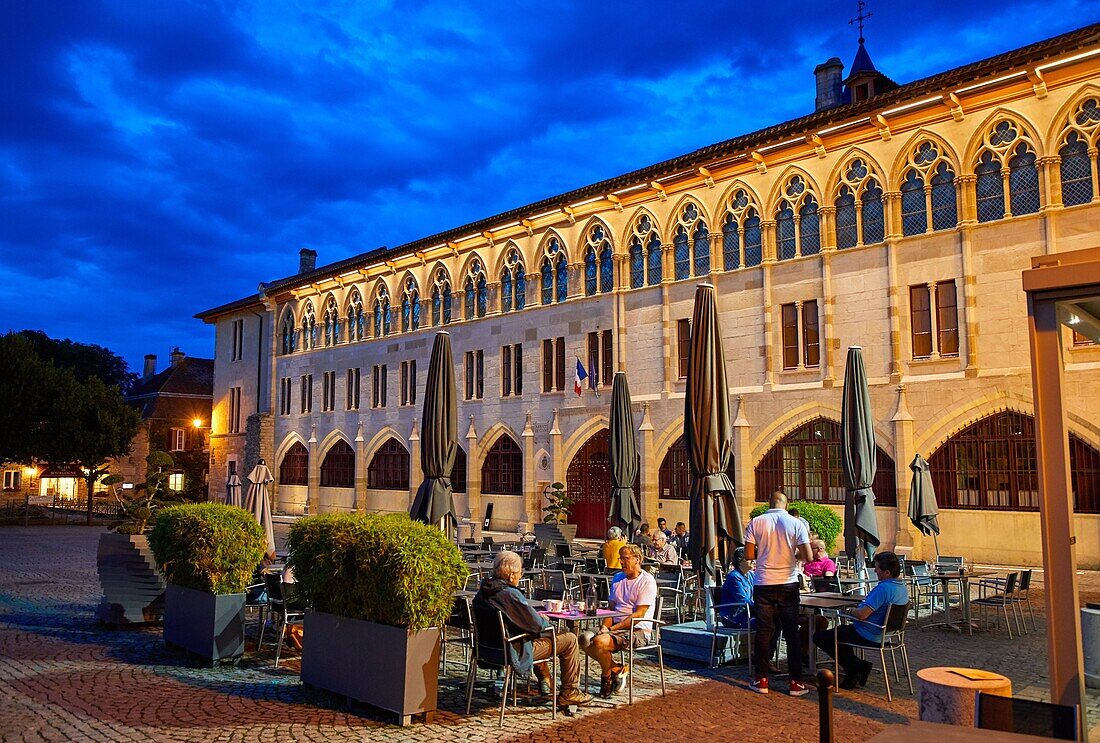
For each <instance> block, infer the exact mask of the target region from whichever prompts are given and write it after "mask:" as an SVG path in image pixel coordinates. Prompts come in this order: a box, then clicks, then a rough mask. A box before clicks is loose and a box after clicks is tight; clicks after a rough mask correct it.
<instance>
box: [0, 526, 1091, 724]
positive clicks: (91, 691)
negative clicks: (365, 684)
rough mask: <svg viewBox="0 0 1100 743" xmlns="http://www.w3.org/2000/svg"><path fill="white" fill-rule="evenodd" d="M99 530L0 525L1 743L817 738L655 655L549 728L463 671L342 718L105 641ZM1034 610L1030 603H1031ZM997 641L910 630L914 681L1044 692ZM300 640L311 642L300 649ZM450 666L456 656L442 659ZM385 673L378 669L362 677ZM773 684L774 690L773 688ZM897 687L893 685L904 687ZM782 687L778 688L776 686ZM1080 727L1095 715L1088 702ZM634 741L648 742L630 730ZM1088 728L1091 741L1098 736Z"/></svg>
mask: <svg viewBox="0 0 1100 743" xmlns="http://www.w3.org/2000/svg"><path fill="white" fill-rule="evenodd" d="M99 534H100V530H99V529H90V528H85V527H33V526H32V527H29V528H24V527H5V528H2V529H0V737H2V738H3V740H5V741H8V740H11V741H23V740H26V741H40V740H80V741H83V740H89V741H100V740H155V741H204V742H207V743H213V742H215V741H216V742H219V743H220V742H221V741H250V740H256V741H265V742H267V743H270V741H275V740H279V741H297V740H303V741H306V740H325V741H328V740H344V739H361V738H363V737H366V736H369V737H371V738H372V739H378V740H394V741H403V740H412V739H414V738H416V739H425V738H427V739H432V740H463V741H479V740H499V739H516V740H519V739H531V738H533V739H535V740H558V739H561V740H569V741H574V742H575V741H597V740H612V739H615V740H622V739H623V737H624V734H623V731H624V730H635V731H637V735H636V736H635V737H641V736H642V735H645V734H647V733H648V734H655V735H657V736H659V737H660V738H661V739H666V740H684V739H687V738H691V737H694V736H696V735H700V734H702V735H706V736H707V737H708V738H710V739H715V738H717V739H737V740H739V741H755V740H760V741H764V740H767V741H776V740H816V738H817V700H816V693H811V694H810V695H808V696H806V697H803V698H801V699H793V698H791V697H788V696H786V695H784V694H779V693H775V692H773V693H772V694H770V695H769V696H767V697H763V696H759V695H756V694H752V693H751V692H749V691H748V690H747V689H746V688H745V686H746V678H747V676H746V673H745V669H744V667H743V666H739V667H734V668H725V669H720V670H717V671H710V670H706V669H700V668H699V667H698V666H695V665H692V664H681V663H679V662H678V661H675V660H672V659H668V660H667V661H666V665H667V666H668V676H667V681H668V693H667V695H666V696H663V697H662V696H661V695H660V685H659V680H658V677H657V674H656V671H655V668H654V667H653V665H652V664H651V663H648V662H646V661H642V663H641V664H639V667H638V669H637V676H636V679H635V684H636V685H635V695H636V699H635V703H634V704H633V705H632V706H629V707H628V706H626V705H625V704H623V705H622V706H620V707H618V708H615V707H606V708H589V709H585V710H582V711H581V713H580V714H579V715H578V716H577V717H575V718H572V719H570V718H566V717H564V716H562V715H559V716H558V721H557V722H556V723H552V722H551V719H550V715H549V710H548V706H547V705H546V704H545V702H543V701H542V700H540V699H537V698H535V699H530V700H525V699H524V698H523V697H522V695H521V699H520V704H521V707H520V709H518V710H516V709H510V710H509V711H508V714H507V717H506V718H505V728H504V730H503V731H501V730H499V729H498V727H497V716H496V709H497V708H496V706H495V698H494V697H493V696H492V694H491V693H490V692H489V691H488V689H487V681H488V679H487V677H483V679H482V683H481V684H480V685H479V688H478V690H477V691H476V692H475V698H474V712H475V714H473V715H471V716H470V717H467V716H466V715H465V714H463V712H464V696H463V695H464V689H463V685H462V679H463V677H464V671H463V669H462V668H460V667H459V666H458V665H457V664H455V665H452V666H451V668H450V669H449V674H448V675H447V676H446V677H445V678H444V679H443V680H441V686H440V712H439V714H438V716H437V717H436V719H435V721H434V722H433V723H431V724H415V725H413V726H412V727H409V728H400V727H397V726H394V725H391V724H388V723H387V722H386V721H385V720H384V718H382V717H381V716H380V715H379V714H378V713H376V712H372V711H370V710H369V709H366V708H353V709H348V708H346V707H344V706H343V704H342V703H341V702H339V701H337V700H336V699H334V698H333V697H330V696H328V695H326V694H324V693H322V692H316V691H311V690H307V689H304V688H303V687H302V686H301V684H300V683H299V681H298V676H297V671H298V665H297V661H296V659H295V658H294V657H293V655H291V658H290V660H289V661H288V662H287V663H285V664H281V665H280V668H279V669H278V670H275V669H273V668H272V661H273V657H272V656H273V653H272V652H271V651H269V650H266V649H265V650H264V651H263V652H259V653H255V652H253V653H250V654H249V656H248V657H246V659H245V660H244V661H243V662H242V663H241V664H240V666H238V667H232V666H225V667H221V668H216V669H211V668H208V667H202V666H200V665H198V664H196V663H195V662H193V661H192V660H191V659H189V658H187V657H185V656H182V655H179V654H176V653H174V652H171V651H169V650H167V649H166V648H165V646H164V642H163V640H162V638H161V632H160V629H159V628H145V629H128V630H110V629H105V628H103V627H101V626H99V625H97V624H96V623H95V620H94V615H93V612H94V608H95V605H96V604H97V603H98V599H99V585H98V580H97V578H96V572H95V552H96V543H97V541H98V538H99ZM1082 588H1083V597H1082V598H1083V600H1084V599H1088V600H1096V599H1098V598H1100V576H1098V575H1097V574H1085V575H1083V576H1082ZM1035 598H1036V599H1037V601H1036V604H1037V606H1039V607H1041V605H1042V594H1041V593H1039V592H1038V591H1036V592H1035ZM1043 630H1044V623H1043V618H1042V616H1041V613H1040V616H1039V632H1038V633H1032V634H1029V635H1027V636H1025V637H1024V638H1022V639H1019V640H1012V641H1010V640H1008V638H1007V635H1006V634H1005V633H1004V632H1003V631H985V632H981V633H979V634H977V635H975V636H974V637H967V636H959V635H956V634H955V633H953V632H948V631H940V630H917V631H913V632H910V633H909V645H910V658H911V661H912V666H913V670H914V672H915V671H916V670H917V669H918V668H922V667H925V666H930V665H945V664H950V665H967V666H975V667H979V668H985V669H988V670H993V671H999V672H1001V673H1005V674H1006V675H1008V676H1009V677H1010V678H1011V679H1012V680H1013V685H1014V689H1015V691H1016V693H1017V694H1019V695H1025V696H1032V697H1035V698H1044V696H1046V695H1047V687H1046V678H1045V675H1046V663H1045V654H1046V650H1045V635H1044V633H1043ZM307 642H308V638H307ZM452 657H453V656H452ZM374 671H375V672H384V670H383V669H374ZM774 686H776V687H779V689H782V688H785V685H784V684H783V682H776V683H775V684H774ZM903 687H904V685H903ZM779 689H776V691H778V690H779ZM907 691H908V690H907V689H904V688H903V689H901V690H900V693H897V694H896V696H895V698H894V702H893V703H887V702H886V699H885V695H884V688H883V686H882V679H881V676H879V677H877V678H873V679H872V681H871V683H870V684H869V685H868V686H867V688H866V689H864V690H862V691H860V692H858V693H843V694H841V695H840V696H838V697H837V702H836V724H837V739H838V740H855V741H859V740H865V739H866V738H868V737H870V736H871V735H873V734H874V733H875V732H877V731H878V730H879V729H881V728H882V727H883V726H884V725H887V724H892V723H895V722H904V721H906V720H907V719H910V718H914V717H916V714H917V705H916V701H915V698H914V697H911V696H909V694H908V693H907ZM1090 707H1091V708H1092V709H1090V720H1091V721H1096V720H1100V715H1098V714H1094V713H1095V712H1100V706H1098V705H1097V704H1096V700H1095V699H1094V700H1092V704H1090ZM643 731H645V732H643ZM1098 732H1100V731H1098Z"/></svg>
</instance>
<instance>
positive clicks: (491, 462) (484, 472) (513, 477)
mask: <svg viewBox="0 0 1100 743" xmlns="http://www.w3.org/2000/svg"><path fill="white" fill-rule="evenodd" d="M481 492H483V493H492V494H496V495H522V494H523V452H522V451H521V450H520V448H519V446H518V445H517V444H516V442H515V441H514V440H513V439H512V437H511V436H508V435H507V434H505V435H503V436H501V437H500V438H498V439H497V440H496V443H494V444H493V446H492V447H491V448H490V449H489V453H488V454H486V455H485V464H483V465H482V466H481Z"/></svg>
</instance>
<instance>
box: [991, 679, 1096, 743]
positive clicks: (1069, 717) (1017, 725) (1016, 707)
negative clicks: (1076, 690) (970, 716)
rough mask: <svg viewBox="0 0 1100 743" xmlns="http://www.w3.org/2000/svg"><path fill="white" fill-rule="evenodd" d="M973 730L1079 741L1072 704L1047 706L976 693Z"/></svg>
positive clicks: (1075, 712)
mask: <svg viewBox="0 0 1100 743" xmlns="http://www.w3.org/2000/svg"><path fill="white" fill-rule="evenodd" d="M974 727H976V728H979V729H982V730H999V731H1000V732H1002V733H1018V734H1022V735H1039V736H1045V737H1047V738H1056V739H1058V740H1080V739H1081V729H1080V720H1079V717H1078V708H1077V705H1075V704H1051V703H1050V702H1036V701H1034V700H1031V699H1019V698H1017V697H1000V696H997V695H995V694H987V693H984V692H981V691H979V692H977V694H976V698H975V701H974Z"/></svg>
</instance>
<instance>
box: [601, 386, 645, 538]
mask: <svg viewBox="0 0 1100 743" xmlns="http://www.w3.org/2000/svg"><path fill="white" fill-rule="evenodd" d="M608 428H609V431H608V439H609V440H608V460H609V461H608V464H609V465H610V467H611V509H610V511H609V512H608V514H607V520H608V522H609V523H611V524H612V525H614V526H618V527H620V528H621V529H622V530H623V533H625V534H627V535H628V536H629V535H633V534H634V530H635V529H637V528H638V525H639V524H641V523H642V512H641V509H639V508H638V501H637V500H636V499H635V498H634V481H635V480H636V479H637V478H638V440H637V438H636V436H635V433H634V415H633V413H632V412H631V410H630V386H629V385H628V384H627V381H626V374H625V373H623V372H615V381H614V382H613V383H612V386H611V420H610V423H609V424H608Z"/></svg>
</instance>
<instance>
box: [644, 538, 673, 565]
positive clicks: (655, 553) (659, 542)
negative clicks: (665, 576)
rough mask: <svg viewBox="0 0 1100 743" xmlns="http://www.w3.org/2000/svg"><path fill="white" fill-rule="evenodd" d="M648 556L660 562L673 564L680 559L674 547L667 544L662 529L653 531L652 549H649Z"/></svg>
mask: <svg viewBox="0 0 1100 743" xmlns="http://www.w3.org/2000/svg"><path fill="white" fill-rule="evenodd" d="M649 556H650V557H652V558H653V559H654V560H656V561H657V562H660V563H668V564H674V563H676V562H678V561H679V560H680V556H679V555H678V554H676V548H675V547H673V546H672V545H671V544H669V542H668V538H667V537H665V533H664V532H663V531H655V532H653V549H651V550H650V551H649Z"/></svg>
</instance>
